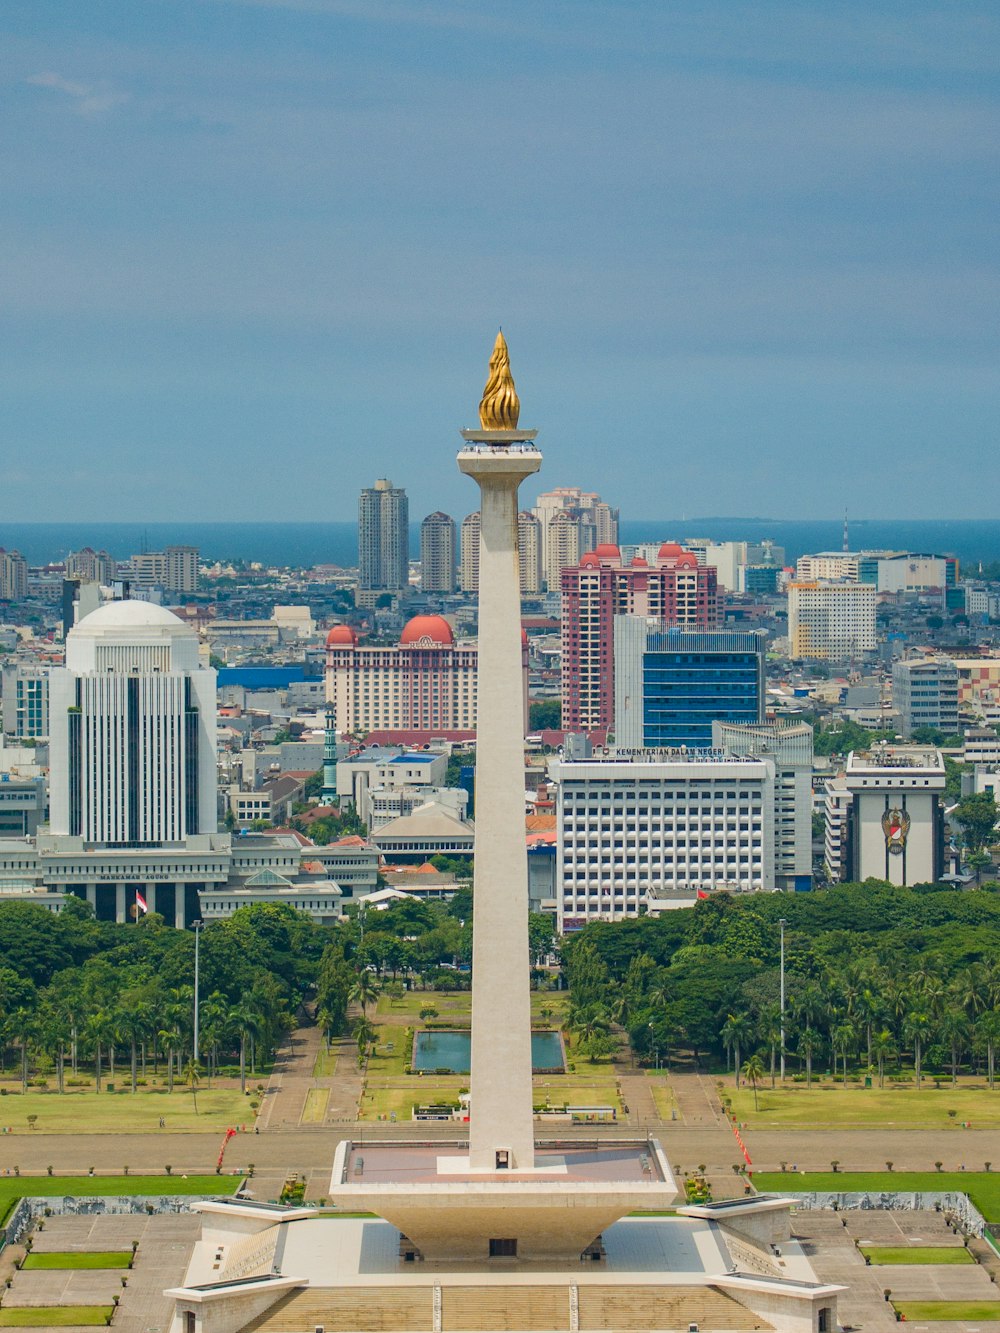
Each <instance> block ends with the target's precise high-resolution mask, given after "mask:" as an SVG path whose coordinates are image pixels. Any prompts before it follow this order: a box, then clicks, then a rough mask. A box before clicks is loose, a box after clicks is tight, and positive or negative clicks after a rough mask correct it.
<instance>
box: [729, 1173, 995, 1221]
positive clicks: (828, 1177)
mask: <svg viewBox="0 0 1000 1333" xmlns="http://www.w3.org/2000/svg"><path fill="white" fill-rule="evenodd" d="M753 1183H754V1184H755V1185H756V1187H757V1188H758V1189H759V1190H760V1191H761V1192H762V1193H766V1194H791V1195H794V1194H795V1193H796V1191H804V1192H806V1193H810V1194H811V1193H814V1192H817V1191H818V1192H820V1193H826V1192H833V1193H837V1194H854V1193H869V1192H871V1193H881V1192H883V1191H900V1190H902V1191H909V1190H915V1191H934V1192H941V1193H944V1192H948V1191H952V1190H954V1191H957V1192H959V1193H961V1194H968V1196H969V1198H970V1199H971V1200H972V1202H973V1203H974V1204H975V1205H976V1207H977V1208H978V1209H979V1211H980V1212H981V1213H982V1215H983V1217H985V1218H986V1220H987V1222H1000V1172H997V1171H838V1172H837V1173H836V1174H834V1172H832V1171H795V1172H792V1171H757V1172H754V1177H753Z"/></svg>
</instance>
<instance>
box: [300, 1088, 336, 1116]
mask: <svg viewBox="0 0 1000 1333" xmlns="http://www.w3.org/2000/svg"><path fill="white" fill-rule="evenodd" d="M329 1100H330V1089H329V1088H310V1089H309V1091H308V1092H307V1093H306V1104H305V1106H304V1107H303V1108H302V1124H303V1125H322V1124H323V1122H324V1121H325V1120H326V1108H327V1103H328V1102H329Z"/></svg>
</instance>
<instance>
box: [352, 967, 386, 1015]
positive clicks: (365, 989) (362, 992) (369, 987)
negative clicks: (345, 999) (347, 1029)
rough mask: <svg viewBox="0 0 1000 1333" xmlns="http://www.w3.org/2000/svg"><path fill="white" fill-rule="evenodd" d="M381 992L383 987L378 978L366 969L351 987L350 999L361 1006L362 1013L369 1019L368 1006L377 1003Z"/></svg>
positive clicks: (358, 975)
mask: <svg viewBox="0 0 1000 1333" xmlns="http://www.w3.org/2000/svg"><path fill="white" fill-rule="evenodd" d="M381 990H382V987H381V986H380V985H379V983H378V979H377V977H374V976H373V975H372V973H371V972H369V971H368V969H367V968H365V970H364V971H362V972H359V973H358V974H357V976H356V977H355V978H354V984H353V985H352V986H351V989H350V992H349V998H350V999H351V1000H353V1001H354V1003H355V1004H358V1005H360V1006H361V1013H362V1015H363V1016H364V1017H365V1018H367V1017H368V1006H369V1005H370V1004H375V1003H376V1001H377V1000H378V997H379V995H380V993H381Z"/></svg>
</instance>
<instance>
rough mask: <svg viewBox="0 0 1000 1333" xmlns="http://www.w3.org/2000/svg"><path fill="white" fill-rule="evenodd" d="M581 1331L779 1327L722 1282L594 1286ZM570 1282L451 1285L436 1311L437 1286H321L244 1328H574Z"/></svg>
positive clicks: (538, 1331) (385, 1332)
mask: <svg viewBox="0 0 1000 1333" xmlns="http://www.w3.org/2000/svg"><path fill="white" fill-rule="evenodd" d="M577 1301H578V1309H579V1329H580V1331H581V1333H603V1331H604V1330H617V1331H620V1333H632V1331H633V1330H634V1331H635V1333H649V1330H658V1331H662V1333H667V1331H668V1330H669V1333H673V1331H674V1330H684V1331H685V1333H686V1330H687V1329H688V1327H689V1326H690V1325H691V1324H692V1323H695V1324H698V1325H699V1327H700V1328H701V1330H702V1333H773V1325H772V1324H769V1323H768V1322H767V1321H766V1320H765V1319H762V1318H761V1317H760V1316H759V1315H755V1314H753V1313H752V1312H751V1311H750V1310H748V1309H746V1307H745V1306H743V1305H741V1304H740V1303H739V1301H737V1300H735V1299H734V1298H733V1297H731V1296H728V1295H726V1293H725V1292H723V1291H719V1290H718V1289H717V1288H714V1287H699V1286H679V1287H673V1286H662V1287H659V1286H646V1287H641V1286H589V1285H583V1284H581V1285H580V1287H579V1289H578V1296H577ZM572 1305H573V1300H572V1290H571V1288H570V1287H569V1286H568V1285H567V1286H539V1287H531V1286H519V1285H513V1284H512V1285H510V1286H460V1285H456V1286H448V1285H445V1286H444V1287H443V1288H442V1289H441V1292H440V1305H439V1309H438V1312H437V1318H436V1317H435V1293H434V1287H433V1286H426V1287H424V1286H420V1287H409V1286H408V1287H402V1288H400V1287H396V1288H393V1287H342V1288H339V1289H336V1290H331V1289H330V1288H318V1287H314V1288H312V1289H311V1290H305V1291H302V1290H300V1291H295V1292H290V1293H289V1294H288V1295H287V1296H285V1297H284V1298H283V1299H282V1300H280V1301H279V1302H278V1303H277V1304H276V1305H275V1306H274V1307H273V1308H272V1309H271V1310H269V1311H268V1312H267V1313H266V1314H263V1315H261V1316H260V1317H259V1318H257V1319H255V1320H253V1322H251V1323H249V1324H247V1325H246V1327H245V1329H244V1333H314V1330H315V1329H316V1328H318V1327H322V1328H323V1329H324V1330H325V1333H433V1330H434V1329H435V1328H438V1329H440V1330H441V1333H506V1331H507V1330H517V1331H518V1333H568V1330H569V1329H570V1327H571V1314H570V1312H571V1309H572Z"/></svg>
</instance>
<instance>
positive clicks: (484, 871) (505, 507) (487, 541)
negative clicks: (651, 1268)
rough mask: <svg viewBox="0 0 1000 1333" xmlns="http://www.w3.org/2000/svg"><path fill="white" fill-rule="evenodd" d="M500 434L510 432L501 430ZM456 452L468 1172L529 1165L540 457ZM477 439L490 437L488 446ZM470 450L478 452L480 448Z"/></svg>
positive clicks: (490, 450) (473, 438)
mask: <svg viewBox="0 0 1000 1333" xmlns="http://www.w3.org/2000/svg"><path fill="white" fill-rule="evenodd" d="M504 433H505V434H506V433H507V432H504ZM463 434H465V438H466V439H467V440H468V441H469V442H470V444H472V445H473V448H471V449H464V450H463V451H462V452H461V453H460V454H459V456H458V463H459V467H460V468H461V470H462V471H463V472H465V473H467V474H468V475H469V476H471V477H473V478H474V479H475V480H476V481H477V482H478V484H479V488H480V492H481V496H482V523H481V529H480V550H479V640H478V643H479V668H478V697H477V716H478V721H477V740H476V841H475V857H476V864H475V893H474V925H473V945H472V1071H471V1080H470V1091H471V1119H470V1127H469V1129H470V1133H469V1158H470V1166H471V1167H472V1169H473V1170H478V1171H495V1170H498V1169H499V1170H502V1169H504V1168H508V1169H511V1170H521V1171H530V1170H532V1169H533V1167H534V1121H533V1115H532V1097H531V992H530V985H529V980H530V973H529V957H528V863H527V853H526V850H525V841H524V725H523V716H524V701H523V697H522V683H521V602H520V572H519V561H518V540H517V513H518V500H517V492H518V487H519V486H520V484H521V481H522V480H523V479H524V478H525V477H526V476H528V475H530V474H531V473H532V472H536V471H537V470H538V467H539V465H540V463H541V455H540V454H539V453H538V452H537V451H536V450H535V449H533V448H525V446H524V443H523V441H524V440H525V438H527V439H530V438H531V435H532V434H533V432H526V433H524V434H522V435H521V442H520V443H519V444H518V445H515V447H514V448H513V449H508V448H505V447H504V446H503V445H501V444H495V443H493V441H492V440H490V439H489V437H490V436H491V435H493V434H494V433H493V432H485V431H484V432H482V433H481V434H474V433H473V432H463ZM484 437H486V438H485V439H484ZM477 445H478V447H476V446H477Z"/></svg>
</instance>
